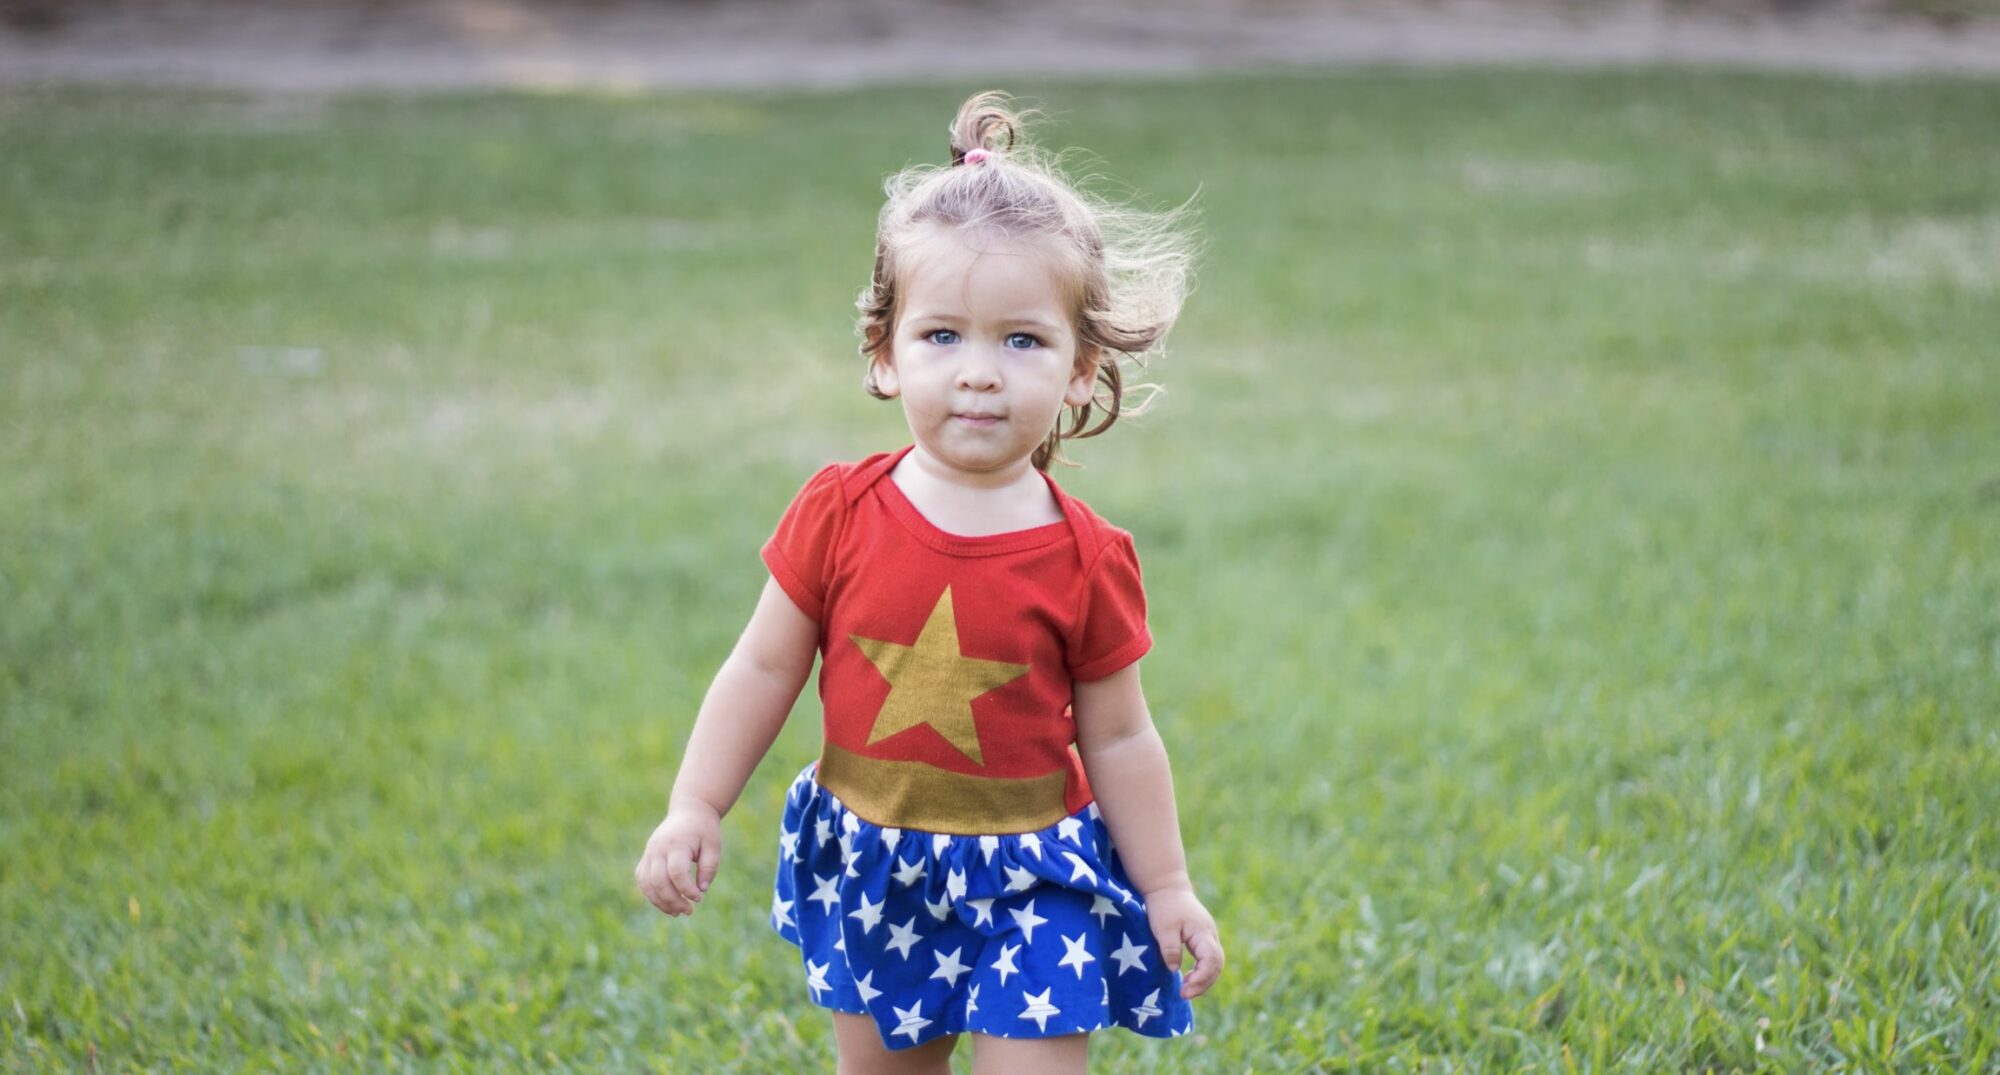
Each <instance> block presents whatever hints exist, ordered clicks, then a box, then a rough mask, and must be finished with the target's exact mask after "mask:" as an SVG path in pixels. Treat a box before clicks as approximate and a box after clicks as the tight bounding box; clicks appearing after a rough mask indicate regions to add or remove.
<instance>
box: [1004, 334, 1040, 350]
mask: <svg viewBox="0 0 2000 1075" xmlns="http://www.w3.org/2000/svg"><path fill="white" fill-rule="evenodd" d="M1041 345H1042V341H1041V340H1039V339H1037V338H1035V337H1033V336H1030V335H1028V334H1027V333H1025V332H1016V333H1013V334H1011V335H1009V336H1008V337H1007V346H1009V347H1011V348H1013V349H1014V350H1016V351H1026V350H1028V349H1029V348H1031V347H1040V346H1041Z"/></svg>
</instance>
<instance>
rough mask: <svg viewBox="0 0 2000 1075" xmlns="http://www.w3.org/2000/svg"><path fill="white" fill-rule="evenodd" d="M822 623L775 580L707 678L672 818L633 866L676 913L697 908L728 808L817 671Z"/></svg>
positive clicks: (643, 885) (648, 890)
mask: <svg viewBox="0 0 2000 1075" xmlns="http://www.w3.org/2000/svg"><path fill="white" fill-rule="evenodd" d="M818 645H819V625H818V624H817V623H815V622H813V620H812V619H811V618H810V617H808V616H807V615H806V614H805V613H803V612H801V611H799V607H798V606H797V605H795V604H793V603H792V599H791V598H790V597H787V596H786V595H785V591H784V590H782V589H780V588H779V587H778V584H777V582H776V581H775V580H768V579H767V580H766V581H765V583H764V593H763V595H762V596H761V597H759V598H758V599H757V610H756V611H755V612H754V613H752V614H751V616H750V625H749V626H748V627H745V628H744V629H743V637H742V638H739V639H737V641H736V648H735V649H733V650H731V651H730V654H729V659H728V660H726V661H724V662H722V669H721V671H719V672H717V673H716V674H715V682H714V683H712V684H710V685H709V688H708V695H707V697H706V698H704V699H702V703H701V712H700V713H699V714H697V715H696V717H695V721H694V731H693V732H692V733H691V734H689V736H688V745H687V752H686V753H685V754H683V755H682V757H681V768H680V775H679V776H677V777H676V778H675V779H674V790H673V793H672V794H671V795H670V796H669V798H668V802H667V817H666V820H664V821H662V822H660V825H659V827H658V828H656V829H654V830H653V835H652V837H651V838H650V839H648V840H647V841H646V851H645V853H644V854H643V855H641V856H640V857H639V865H638V866H637V868H635V869H634V870H633V876H634V878H635V879H636V880H637V881H638V882H639V891H641V892H643V893H645V895H646V898H647V899H648V900H651V901H652V903H653V906H655V907H658V908H659V909H660V910H662V911H665V912H666V913H667V914H670V915H685V914H692V913H694V905H695V904H697V903H700V902H701V894H702V893H703V892H705V891H707V890H708V886H709V883H710V882H712V881H714V880H715V870H716V866H717V864H718V863H720V862H721V859H722V815H724V814H726V813H728V812H729V808H730V807H731V806H734V805H735V804H736V797H737V796H738V795H740V794H742V792H743V785H744V784H745V783H747V782H748V781H749V779H750V773H751V772H752V771H753V770H755V769H756V768H757V763H758V762H759V761H761V760H762V759H763V757H764V753H765V751H768V750H770V749H771V742H772V740H774V739H776V738H777V737H778V732H779V731H780V730H781V729H782V728H784V726H785V717H786V716H788V715H789V714H790V713H791V711H792V703H793V702H795V701H797V700H798V697H799V690H800V688H802V687H804V686H805V682H806V677H807V676H808V675H810V674H811V673H812V664H813V656H814V654H815V652H816V651H817V649H818Z"/></svg>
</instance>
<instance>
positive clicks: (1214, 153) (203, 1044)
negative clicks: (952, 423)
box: [0, 0, 2000, 1072]
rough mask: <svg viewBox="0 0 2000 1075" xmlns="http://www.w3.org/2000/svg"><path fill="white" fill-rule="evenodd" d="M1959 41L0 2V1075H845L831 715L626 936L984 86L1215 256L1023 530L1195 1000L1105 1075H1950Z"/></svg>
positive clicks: (1985, 305) (1044, 138) (1028, 9)
mask: <svg viewBox="0 0 2000 1075" xmlns="http://www.w3.org/2000/svg"><path fill="white" fill-rule="evenodd" d="M1986 2H1987V0H1866V2H1846V0H1840V2H1835V0H1826V2H1810V0H1779V2H1774V3H1771V4H1751V3H1736V2H1722V0H1718V2H1713V3H1705V2H1701V0H1688V2H1686V3H1675V4H1637V3H1635V4H1585V3H1543V2H1538V0H1520V2H1492V3H1479V4H1461V3H1435V4H1432V3H1388V2H1378V3H1354V4H1340V5H1332V4H1327V5H1317V4H1306V3H1290V4H1287V3H1276V2H1248V0H1243V2H1227V0H1214V2H1199V0H1162V2H1159V3H1153V4H1146V5H1138V4H1115V3H1108V2H1106V3H1096V2H1092V3H1073V4H1056V3H1046V4H1026V5H1010V6H998V5H981V4H972V3H963V4H920V3H913V2H893V0H810V2H800V3H776V2H753V3H728V2H722V0H713V2H706V3H661V4H641V3H610V2H604V3H571V4H562V3H539V4H530V3H506V2H500V0H436V2H431V3H417V2H410V3H395V2H387V0H378V2H372V3H349V4H336V3H331V2H301V3H292V4H253V3H247V2H246V3H232V2H220V0H218V2H207V3H204V2H194V0H188V2H165V0H162V2H157V3H139V2H126V3H111V2H103V3H82V2H79V3H55V2H49V0H43V2H34V0H0V26H4V28H0V1068H4V1069H6V1070H9V1071H15V1070H19V1071H79V1070H84V1071H88V1070H105V1071H109V1070H117V1071H175V1070H197V1071H236V1070H243V1071H268V1070H284V1071H321V1070H364V1071H379V1070H425V1071H429V1070H439V1071H466V1070H477V1071H563V1070H577V1071H606V1070H616V1071H630V1070H644V1071H662V1072H688V1071H741V1072H772V1071H811V1070H826V1069H828V1068H829V1067H830V1066H831V1060H830V1058H831V1055H832V1042H831V1035H830V1033H829V1027H828V1025H827V1022H826V1020H825V1018H824V1016H823V1015H822V1014H821V1013H820V1011H819V1010H818V1009H817V1008H814V1007H813V1006H812V1005H811V1004H810V1003H809V1001H808V1000H807V997H806V992H805V989H804V985H803V981H802V979H801V973H800V967H799V965H798V960H797V954H796V952H795V951H794V950H793V949H791V948H790V947H789V946H788V945H786V944H785V943H783V942H782V941H781V940H779V939H778V938H777V937H775V936H774V935H772V934H771V932H770V930H769V928H768V926H767V924H766V921H765V915H766V911H767V908H768V906H769V895H768V890H769V885H770V879H771V872H772V869H773V863H774V856H775V854H776V830H775V825H776V822H777V818H778V816H779V806H780V796H781V794H782V788H783V787H784V786H785V783H786V782H787V781H788V779H789V778H790V777H791V775H792V774H793V773H795V772H796V771H797V770H798V769H799V767H800V766H802V765H803V764H805V763H806V762H807V761H808V760H809V759H811V758H812V757H814V756H815V755H816V753H817V750H818V736H817V731H818V729H817V721H818V712H817V709H816V703H815V701H814V699H813V697H812V696H811V692H808V694H807V697H805V698H803V699H802V700H801V702H800V704H799V707H798V709H797V711H796V712H795V714H794V717H793V719H792V722H791V725H790V726H789V727H788V729H787V730H786V732H785V734H784V736H783V737H782V738H781V739H780V741H779V743H778V745H777V746H776V747H775V748H774V750H773V752H772V755H771V757H770V758H768V759H767V760H766V762H765V764H764V766H763V767H762V768H760V769H759V770H758V772H757V774H756V776H755V778H754V779H753V780H752V781H751V784H750V786H749V788H748V789H746V792H745V795H744V798H743V800H742V802H741V803H740V804H739V805H738V807H737V808H736V810H735V811H734V812H732V813H731V815H730V816H729V818H728V819H727V820H726V822H725V834H726V840H727V841H728V853H727V856H726V857H725V861H724V863H723V868H722V875H721V879H720V880H719V881H718V883H717V887H716V888H715V889H714V890H712V892H711V898H710V899H709V900H708V901H707V902H706V904H705V905H704V906H703V908H702V910H701V912H700V914H699V915H698V916H696V917H695V918H694V919H692V920H685V921H683V920H673V921H669V920H668V919H666V918H664V917H662V916H661V915H660V914H659V913H658V912H656V911H654V910H653V909H652V908H651V907H650V906H648V905H647V904H646V903H645V901H644V900H643V898H642V897H640V896H639V894H638V893H637V892H636V891H635V889H634V887H633V884H632V881H631V869H632V864H633V862H634V861H635V860H636V858H637V856H638V854H639V852H640V849H641V847H642V845H643V842H644V840H645V838H646V836H647V834H648V833H649V832H650V831H651V829H652V827H653V825H654V824H655V823H656V822H657V821H658V819H659V817H660V815H661V813H662V812H663V810H664V807H665V798H666V792H667V788H668V785H669V782H670V781H671V779H672V776H673V772H674V767H675V764H676V762H677V760H678V758H679V753H680V750H681V746H682V744H683V742H684V741H685V738H686V735H687V731H688V728H689V726H690V723H691V721H692V719H693V715H694V712H695V709H696V707H697V706H698V704H699V702H700V700H701V697H702V694H703V692H704V691H705V689H706V687H707V684H708V681H709V679H710V677H711V676H712V675H713V673H714V670H715V668H716V667H717V665H718V664H719V663H720V661H721V660H722V658H723V656H724V655H725V654H726V653H727V651H728V649H729V647H730V645H731V644H732V642H733V641H734V639H735V637H736V634H737V632H738V631H740V629H741V626H742V624H743V622H744V620H745V618H746V617H747V616H748V613H749V610H750V607H751V604H752V602H753V601H754V598H755V595H756V594H757V592H758V590H759V588H760V586H761V585H762V582H763V578H764V575H763V570H762V567H761V565H760V564H759V562H758V560H757V555H756V553H757V548H758V546H759V544H760V543H761V542H762V541H763V539H764V538H765V537H766V536H767V535H768V533H769V531H770V528H771V526H772V525H773V524H774V523H775V521H776V519H777V517H778V514H779V512H781V511H782V509H783V507H784V505H785V504H786V503H787V502H788V501H789V499H790V498H791V496H792V494H793V493H794V491H795V490H796V489H797V488H798V486H799V484H800V483H801V482H802V481H803V480H804V478H805V477H806V476H807V475H809V474H811V473H812V472H813V471H814V470H815V469H816V468H817V467H819V466H820V465H821V464H823V463H824V462H826V461H828V460H832V459H852V458H857V457H859V456H861V455H864V454H867V453H869V452H873V451H877V450H881V449H884V448H888V447H894V446H897V445H899V444H901V443H903V442H904V440H905V438H906V437H907V435H908V434H907V430H905V429H904V428H903V426H902V424H901V421H900V417H899V415H898V414H897V412H896V410H895V408H894V407H891V406H887V405H884V404H880V403H878V402H876V401H874V400H871V399H869V398H868V397H866V396H865V395H864V394H863V393H862V392H861V390H860V388H859V383H860V372H861V366H860V360H859V358H858V357H857V355H856V340H855V339H854V336H853V332H852V324H853V318H854V313H855V312H854V308H853V300H854V297H855V295H856V294H857V292H858V291H859V290H860V288H861V287H862V285H863V284H864V283H865V281H866V278H867V274H868V270H869V266H870V263H871V254H872V250H871V237H872V227H873V222H874V214H875V212H876V210H877V209H878V208H879V206H880V200H881V184H882V181H883V178H884V177H885V176H886V175H887V174H889V173H891V172H893V171H894V170H896V169H898V168H900V167H902V166H904V165H906V164H908V163H912V162H940V161H942V160H943V159H945V130H946V125H947V123H948V121H949V120H950V118H951V117H952V115H953V113H954V111H955V109H956V108H957V106H958V104H959V102H960V101H961V100H963V99H964V97H965V96H966V95H967V94H968V93H969V92H972V91H975V90H980V89H986V88H990V87H996V86H997V87H999V88H1004V89H1008V90H1012V91H1014V92H1015V93H1017V94H1019V95H1020V96H1021V97H1022V98H1024V99H1025V101H1026V102H1027V103H1030V104H1037V105H1040V106H1041V107H1043V108H1044V110H1045V111H1046V113H1047V115H1046V117H1045V119H1044V122H1043V123H1042V124H1041V125H1040V126H1039V127H1038V128H1036V129H1035V131H1034V132H1033V133H1034V135H1035V137H1036V138H1038V139H1039V140H1040V141H1041V142H1042V144H1044V145H1045V146H1047V147H1049V148H1051V149H1057V150H1065V151H1068V152H1069V155H1068V156H1067V157H1066V158H1065V159H1066V160H1067V162H1068V164H1069V166H1070V167H1071V168H1072V169H1073V170H1074V171H1075V172H1076V174H1077V175H1079V176H1080V177H1086V178H1087V181H1088V182H1089V183H1090V184H1091V185H1092V186H1093V188H1094V189H1099V190H1101V191H1104V192H1107V193H1110V194H1114V195H1117V196H1121V197H1131V198H1135V199H1137V200H1138V201H1140V202H1141V203H1142V204H1147V205H1153V206H1171V205H1178V204H1181V203H1182V202H1186V201H1188V200H1190V199H1192V201H1193V205H1194V207H1195V209H1196V210H1197V211H1198V214H1199V221H1200V227H1201V230H1202V235H1203V238H1204V240H1205V244H1206V245H1205V250H1204V254H1203V258H1202V261H1201V265H1200V269H1199V286H1198V288H1197V290H1196V291H1195V293H1194V295H1193V297H1192V299H1191V300H1190V302H1189V304H1188V306H1187V309H1186V312H1185V314H1184V316H1183V318H1182V320H1181V322H1180V324H1179V325H1178V327H1177V328H1176V330H1175V333H1174V336H1173V337H1172V339H1171V340H1170V343H1169V348H1168V351H1167V353H1166V354H1165V355H1164V356H1162V357H1161V358H1159V359H1158V360H1157V361H1155V362H1154V363H1153V364H1152V366H1151V367H1150V368H1149V369H1148V370H1147V371H1146V373H1145V374H1144V376H1145V378H1146V379H1148V380H1153V381H1157V382H1158V383H1160V384H1162V385H1164V386H1165V388H1166V390H1167V391H1166V394H1165V395H1164V396H1162V397H1161V398H1160V400H1159V402H1158V404H1157V406H1156V407H1155V409H1154V410H1153V411H1152V412H1151V413H1149V414H1147V415H1145V416H1143V417H1140V418H1136V419H1130V420H1127V421H1124V422H1121V423H1120V424H1119V425H1118V426H1117V428H1115V429H1114V430H1112V431H1111V432H1110V433H1109V434H1108V435H1106V436H1104V437H1102V438H1098V439H1094V440H1090V441H1086V442H1083V443H1081V444H1079V445H1077V446H1076V447H1075V448H1074V449H1073V450H1072V454H1073V455H1074V456H1075V457H1076V458H1077V459H1078V461H1079V462H1081V463H1082V464H1083V466H1082V467H1081V468H1079V469H1070V470H1064V471H1062V472H1060V473H1059V474H1058V478H1059V480H1060V481H1062V482H1063V484H1064V485H1065V487H1066V488H1068V489H1070V490H1071V491H1073V492H1075V493H1077V494H1079V495H1081V496H1082V497H1084V498H1085V499H1086V500H1088V501H1089V502H1090V503H1091V504H1092V505H1093V506H1094V507H1096V508H1097V509H1098V510H1099V511H1100V512H1102V513H1103V514H1105V515H1106V516H1107V517H1109V518H1110V519H1112V520H1114V521H1115V522H1117V523H1119V524H1120V525H1122V526H1125V527H1127V528H1129V529H1131V530H1132V531H1133V532H1134V534H1135V536H1136V538H1137V541H1138V546H1139V549H1140V555H1141V559H1142V561H1143V563H1144V567H1145V572H1146V577H1147V581H1148V592H1149V597H1150V606H1151V616H1152V623H1153V628H1154V631H1155V634H1156V637H1157V639H1158V641H1157V648H1156V650H1155V652H1154V654H1153V656H1152V657H1151V658H1150V659H1149V660H1148V661H1147V663H1146V666H1145V668H1146V673H1145V674H1146V679H1147V685H1148V694H1149V698H1150V700H1151V704H1152V708H1153V712H1154V715H1155V720H1156V721H1157V723H1158V724H1159V726H1160V729H1161V732H1162V735H1163V736H1164V737H1165V739H1166V741H1167V743H1168V745H1169V748H1170V750H1171V751H1172V754H1173V757H1174V763H1175V767H1176V778H1177V782H1178V790H1179V798H1180V804H1181V809H1182V811H1183V819H1182V820H1183V828H1184V830H1185V833H1186V837H1187V843H1188V847H1189V852H1190V856H1191V860H1192V866H1193V870H1194V873H1195V876H1196V878H1197V883H1198V885H1199V886H1200V888H1201V891H1202V893H1203V894H1204V897H1205V898H1206V899H1207V900H1208V901H1209V904H1210V906H1211V907H1212V908H1213V909H1214V910H1215V912H1216V913H1217V915H1218V917H1219V918H1220V920H1221V923H1222V928H1223V931H1224V936H1225V938H1226V940H1227V941H1228V943H1229V946H1230V947H1229V951H1230V958H1231V963H1230V968H1229V972H1228V977H1227V978H1226V979H1225V980H1224V982H1223V983H1222V985H1221V986H1220V987H1219V988H1218V989H1217V990H1216V991H1215V992H1214V993H1213V994H1212V995H1211V996H1210V997H1208V998H1205V999H1204V1000H1203V1001H1202V1002H1201V1003H1200V1004H1199V1006H1198V1014H1197V1019H1198V1023H1197V1029H1196V1033H1195V1035H1194V1036H1192V1037H1191V1038H1188V1039H1184V1040H1182V1041H1178V1042H1174V1043H1166V1044H1161V1043H1149V1042H1141V1041H1138V1040H1136V1039H1133V1038H1131V1036H1129V1035H1125V1036H1109V1035H1107V1036H1101V1040H1100V1041H1099V1042H1097V1043H1094V1045H1093V1055H1094V1059H1095V1063H1096V1067H1097V1069H1098V1070H1104V1071H1162V1072H1170V1071H1190V1072H1196V1071H1199V1072H1222V1071H1230V1072H1240V1071H1246V1070H1250V1071H1292V1072H1308V1071H1311V1072H1323V1071H1324V1072H1331V1071H1454V1072H1456V1071H1468V1072H1470V1071H1522V1070H1537V1071H1591V1072H1609V1071H1619V1072H1657V1071H1666V1070H1671V1071H1685V1072H1708V1071H1715V1072H1724V1071H1751V1070H1780V1071H1807V1070H1855V1071H1880V1072H1888V1071H1898V1072H1900V1071H1912V1072H1915V1071H1946V1070H1957V1071H1990V1070H1994V1067H1995V1064H1996V1063H2000V1031H1996V1022H1995V1020H1994V1019H1993V1017H1992V1016H1993V1011H1994V1006H1995V1004H1996V1003H2000V980H1996V978H1995V970H1994V968H1995V967H2000V844H1996V839H2000V837H1996V829H1995V827H1994V826H1993V824H1992V821H1991V819H1992V818H1994V817H1996V816H2000V721H1996V719H1995V718H1996V715H2000V558H1996V557H1995V556H1994V554H1993V550H1995V549H1996V548H2000V421H1996V419H1995V416H1996V415H2000V348H1996V346H1995V343H1994V341H1995V340H1996V339H2000V48H1996V47H1995V43H1996V40H2000V38H1996V32H2000V31H1996V24H1995V20H1994V18H1993V12H1992V11H1991V9H1990V7H1988V8H1986V9H1982V8H1981V7H1980V6H1979V5H1980V4H1982V3H1986ZM959 1067H960V1069H961V1070H963V1069H964V1067H965V1057H964V1056H963V1055H961V1056H960V1057H959Z"/></svg>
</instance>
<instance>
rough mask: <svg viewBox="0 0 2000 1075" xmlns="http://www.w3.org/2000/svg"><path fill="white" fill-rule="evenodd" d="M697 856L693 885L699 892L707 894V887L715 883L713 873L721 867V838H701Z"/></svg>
mask: <svg viewBox="0 0 2000 1075" xmlns="http://www.w3.org/2000/svg"><path fill="white" fill-rule="evenodd" d="M697 854H698V856H699V859H698V861H697V862H696V863H695V871H694V883H695V886H696V887H697V888H699V889H700V890H701V891H703V892H707V891H708V886H710V885H712V884H714V883H715V871H716V870H717V869H719V868H720V867H721V866H722V837H720V836H706V837H703V838H702V841H701V847H700V848H699V849H698V852H697Z"/></svg>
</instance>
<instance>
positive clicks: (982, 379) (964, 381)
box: [958, 347, 1000, 392]
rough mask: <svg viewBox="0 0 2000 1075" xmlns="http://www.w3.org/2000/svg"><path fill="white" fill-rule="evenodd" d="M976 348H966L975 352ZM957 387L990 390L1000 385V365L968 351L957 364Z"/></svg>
mask: <svg viewBox="0 0 2000 1075" xmlns="http://www.w3.org/2000/svg"><path fill="white" fill-rule="evenodd" d="M977 350H978V349H977V348H971V347H968V348H966V351H967V352H976V351H977ZM958 387H960V388H963V389H966V390H967V391H971V392H990V391H992V390H993V389H995V388H998V387H1000V367H999V366H998V365H996V364H995V363H993V362H992V361H991V360H990V359H988V358H986V357H985V356H982V355H979V354H976V353H968V354H967V355H966V356H965V359H964V360H963V361H961V362H960V363H959V364H958Z"/></svg>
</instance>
